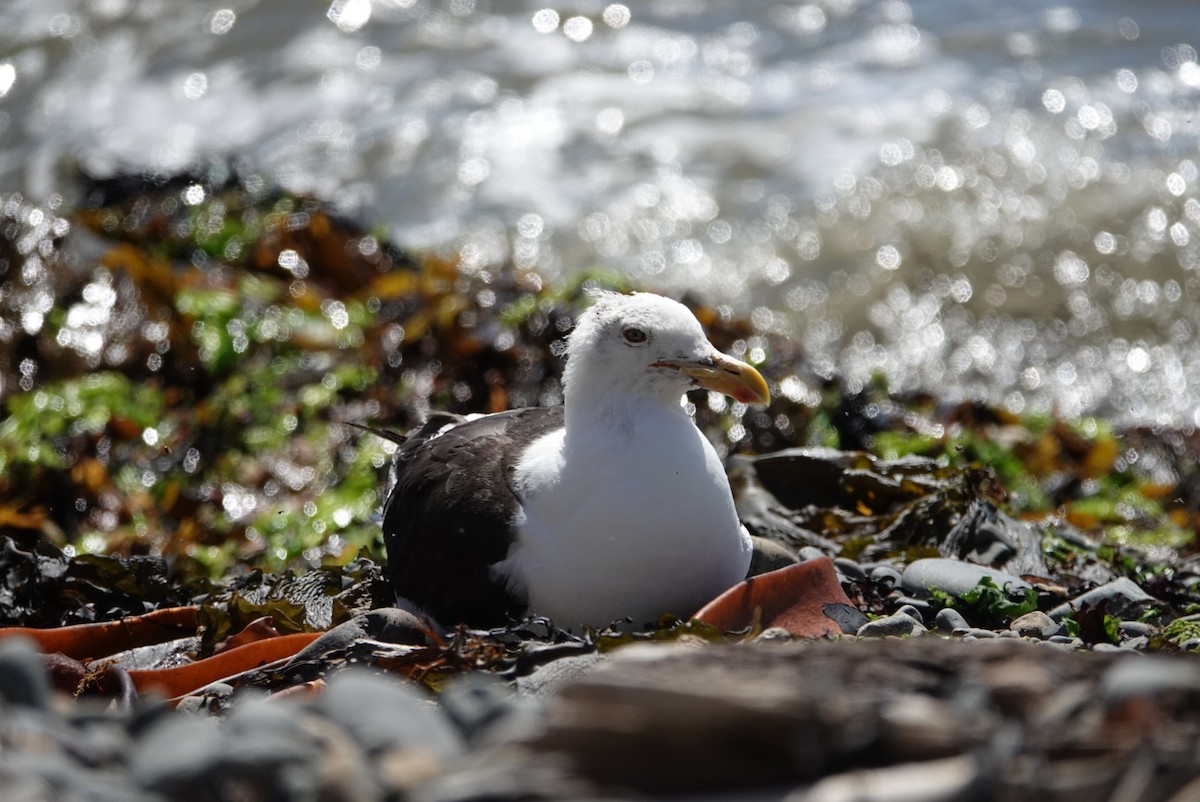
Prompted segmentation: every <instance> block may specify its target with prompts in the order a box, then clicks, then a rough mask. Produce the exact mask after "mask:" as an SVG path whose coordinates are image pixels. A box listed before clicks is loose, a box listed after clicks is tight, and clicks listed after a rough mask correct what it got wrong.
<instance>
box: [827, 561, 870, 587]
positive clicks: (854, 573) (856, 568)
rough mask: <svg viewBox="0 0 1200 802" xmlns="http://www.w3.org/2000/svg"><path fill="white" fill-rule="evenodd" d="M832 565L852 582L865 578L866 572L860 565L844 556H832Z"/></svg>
mask: <svg viewBox="0 0 1200 802" xmlns="http://www.w3.org/2000/svg"><path fill="white" fill-rule="evenodd" d="M833 565H834V567H835V568H837V569H838V571H839V572H840V573H841V574H842V576H844V577H846V578H847V579H849V580H851V581H852V582H862V581H863V580H864V579H866V578H867V572H866V571H864V570H863V569H862V566H861V565H859V564H858V563H856V562H855V561H854V560H849V559H847V558H845V557H836V558H834V561H833Z"/></svg>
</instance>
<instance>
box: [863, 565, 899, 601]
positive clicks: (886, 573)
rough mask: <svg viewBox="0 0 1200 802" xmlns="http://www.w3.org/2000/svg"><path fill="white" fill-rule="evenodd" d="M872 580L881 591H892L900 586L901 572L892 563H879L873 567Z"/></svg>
mask: <svg viewBox="0 0 1200 802" xmlns="http://www.w3.org/2000/svg"><path fill="white" fill-rule="evenodd" d="M870 577H871V581H872V582H874V583H875V587H876V588H878V590H879V592H880V593H885V594H886V593H890V592H891V591H892V590H894V589H895V588H898V587H900V572H899V571H897V570H896V569H895V568H893V567H892V566H890V565H877V566H875V567H874V568H872V569H871V573H870Z"/></svg>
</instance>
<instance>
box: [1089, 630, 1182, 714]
mask: <svg viewBox="0 0 1200 802" xmlns="http://www.w3.org/2000/svg"><path fill="white" fill-rule="evenodd" d="M1097 645H1098V646H1101V645H1105V644H1097ZM1106 651H1107V650H1106ZM1099 690H1100V693H1101V694H1102V695H1103V696H1104V698H1105V699H1107V700H1109V701H1120V700H1122V699H1125V698H1128V697H1130V696H1143V695H1153V694H1161V693H1166V692H1170V691H1183V692H1185V693H1188V694H1195V693H1197V692H1198V691H1200V666H1198V665H1196V664H1195V662H1194V661H1191V660H1172V659H1170V658H1167V657H1163V656H1161V655H1145V656H1143V657H1142V658H1141V659H1138V660H1118V661H1116V662H1114V663H1113V664H1112V665H1111V666H1110V667H1109V668H1108V670H1107V671H1105V672H1104V676H1103V677H1102V678H1101V680H1100V683H1099Z"/></svg>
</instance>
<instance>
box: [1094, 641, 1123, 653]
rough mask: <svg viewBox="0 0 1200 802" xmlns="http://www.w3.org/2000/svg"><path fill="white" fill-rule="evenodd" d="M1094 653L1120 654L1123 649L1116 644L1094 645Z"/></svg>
mask: <svg viewBox="0 0 1200 802" xmlns="http://www.w3.org/2000/svg"><path fill="white" fill-rule="evenodd" d="M1092 651H1093V652H1119V651H1121V647H1120V646H1118V645H1116V644H1115V643H1093V644H1092Z"/></svg>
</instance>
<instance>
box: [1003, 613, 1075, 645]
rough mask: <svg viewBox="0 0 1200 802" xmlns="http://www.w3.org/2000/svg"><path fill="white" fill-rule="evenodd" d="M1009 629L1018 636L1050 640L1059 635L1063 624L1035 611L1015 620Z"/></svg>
mask: <svg viewBox="0 0 1200 802" xmlns="http://www.w3.org/2000/svg"><path fill="white" fill-rule="evenodd" d="M1008 628H1009V629H1010V630H1012V631H1013V632H1015V633H1017V634H1018V635H1024V636H1025V637H1032V638H1048V637H1050V636H1051V635H1057V634H1059V631H1060V630H1061V629H1062V624H1060V623H1058V622H1057V621H1055V620H1054V619H1053V618H1051V617H1050V616H1048V615H1046V614H1045V613H1043V612H1042V611H1041V610H1034V611H1033V612H1031V613H1026V614H1025V615H1023V616H1020V617H1019V618H1016V619H1014V620H1013V622H1012V623H1011V624H1009V625H1008Z"/></svg>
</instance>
